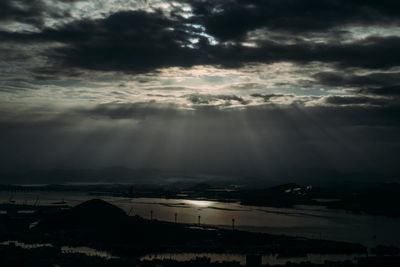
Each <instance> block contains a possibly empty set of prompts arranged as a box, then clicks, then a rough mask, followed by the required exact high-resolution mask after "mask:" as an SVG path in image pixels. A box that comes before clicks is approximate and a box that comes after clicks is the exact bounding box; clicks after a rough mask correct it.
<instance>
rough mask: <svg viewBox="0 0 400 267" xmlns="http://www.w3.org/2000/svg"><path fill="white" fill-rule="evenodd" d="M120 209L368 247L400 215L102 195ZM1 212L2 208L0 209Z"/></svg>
mask: <svg viewBox="0 0 400 267" xmlns="http://www.w3.org/2000/svg"><path fill="white" fill-rule="evenodd" d="M92 198H94V197H93V196H89V195H87V194H85V193H74V192H62V193H60V192H17V193H13V194H10V193H8V192H0V202H9V201H10V200H12V201H15V203H17V204H22V203H28V204H33V203H34V202H39V204H51V203H54V202H59V201H60V200H62V199H64V201H66V202H67V204H68V205H72V206H73V205H77V204H79V203H81V202H82V201H85V200H88V199H92ZM102 199H104V200H106V201H109V202H110V203H113V204H115V205H117V206H119V207H121V208H122V209H124V210H125V211H126V212H127V213H129V214H130V215H139V216H142V217H144V218H150V213H151V211H153V218H155V219H158V220H163V221H170V222H173V221H174V220H175V216H174V214H175V213H177V220H178V222H179V223H197V222H198V216H201V224H203V225H204V224H205V225H214V226H221V227H226V228H231V227H232V219H235V228H236V229H242V230H249V231H257V232H265V233H272V234H285V235H292V236H304V237H309V238H317V239H319V238H322V239H330V240H338V241H349V242H358V243H362V244H364V245H366V246H369V247H372V246H375V245H377V244H386V245H395V246H400V227H399V225H400V219H394V218H387V217H383V216H370V215H365V214H354V213H351V212H347V211H342V210H329V209H326V208H324V207H321V206H300V205H299V206H296V207H294V208H272V207H255V206H246V205H240V204H239V203H223V202H216V201H206V200H204V201H202V200H186V199H160V198H135V199H131V198H121V197H102ZM0 212H1V211H0Z"/></svg>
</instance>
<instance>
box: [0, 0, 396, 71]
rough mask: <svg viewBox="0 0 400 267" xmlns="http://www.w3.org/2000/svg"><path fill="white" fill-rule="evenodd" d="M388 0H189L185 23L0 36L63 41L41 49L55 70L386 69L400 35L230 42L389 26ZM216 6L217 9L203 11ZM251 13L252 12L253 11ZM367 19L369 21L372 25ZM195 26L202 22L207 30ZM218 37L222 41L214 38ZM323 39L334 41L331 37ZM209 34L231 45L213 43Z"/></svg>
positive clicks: (160, 19) (116, 18) (90, 23)
mask: <svg viewBox="0 0 400 267" xmlns="http://www.w3.org/2000/svg"><path fill="white" fill-rule="evenodd" d="M283 2H286V1H283ZM390 3H391V4H389V5H388V7H386V6H385V3H382V4H374V3H370V2H365V1H362V3H359V2H358V1H352V2H351V3H348V2H346V3H338V2H337V1H322V2H321V1H306V2H305V3H303V2H301V3H300V2H299V3H297V2H293V1H290V3H287V4H285V3H281V1H265V2H258V1H257V2H247V1H246V2H242V1H233V2H232V3H230V4H229V5H228V4H226V5H222V4H221V3H219V4H214V5H212V4H211V3H208V4H207V3H203V2H202V3H197V2H193V3H191V4H192V5H193V6H194V7H195V14H196V16H194V17H193V18H189V19H186V18H183V17H181V16H173V17H167V16H166V15H164V13H162V12H161V11H159V12H152V13H148V12H146V11H121V12H118V13H115V14H112V15H111V16H109V17H106V18H104V19H96V20H93V19H91V18H85V19H82V20H80V21H75V22H71V23H69V24H66V25H64V26H61V27H58V28H56V29H54V28H45V29H43V30H42V31H41V32H39V33H9V32H1V33H0V39H1V40H3V41H4V42H7V41H12V42H22V43H26V42H28V43H32V42H50V43H51V42H58V43H61V44H63V46H62V47H58V48H56V49H50V50H48V51H47V53H48V54H47V57H48V58H49V59H51V61H50V63H53V67H52V68H53V69H54V67H55V66H59V67H60V68H65V67H76V68H83V69H94V70H103V71H110V70H112V71H125V72H148V71H153V70H156V69H159V68H163V67H170V66H178V67H191V66H195V65H203V64H211V65H217V66H224V67H242V66H244V65H246V64H248V63H274V62H294V63H301V64H304V63H310V62H325V63H331V64H334V65H336V66H337V67H360V68H371V69H379V68H390V67H394V66H398V65H399V64H400V52H399V49H398V47H399V46H400V37H397V36H386V37H377V36H370V37H368V38H366V39H362V40H354V41H352V42H346V43H342V42H341V41H340V40H339V41H333V40H334V39H333V40H332V39H329V41H328V42H322V43H321V42H315V41H312V40H311V41H310V40H303V39H298V38H295V37H291V36H288V37H287V38H288V39H287V40H285V42H282V41H281V40H279V39H276V40H274V39H273V40H263V39H257V38H256V40H255V41H254V42H255V44H256V47H246V46H242V45H241V43H240V42H236V40H237V39H238V38H239V39H243V38H242V37H240V36H242V35H243V34H244V33H246V32H248V31H250V30H253V29H254V28H259V27H261V26H263V27H264V26H266V27H269V28H271V29H272V30H274V31H278V32H279V31H280V32H281V33H282V34H283V35H284V34H286V33H285V32H286V31H294V32H297V34H298V33H300V34H303V33H302V32H305V31H307V32H311V33H315V34H317V32H318V31H324V30H326V29H327V28H332V27H336V26H337V27H339V26H345V25H347V24H351V25H353V24H354V25H358V24H371V25H379V26H382V25H385V23H386V24H388V23H390V24H395V23H398V21H397V20H398V18H397V16H395V14H394V12H393V10H396V9H395V8H396V6H393V5H397V4H393V2H390ZM199 5H200V6H201V7H199ZM215 8H217V9H221V10H222V11H221V12H211V11H210V10H209V9H215ZM203 9H205V10H203ZM341 9H344V10H341ZM320 11H324V12H322V13H321V12H320ZM254 12H255V13H256V14H252V13H254ZM208 13H210V15H207V14H208ZM214 13H215V14H214ZM326 13H328V14H326ZM213 14H214V15H213ZM266 14H271V16H269V15H266ZM214 16H215V18H214ZM237 16H239V18H238V17H237ZM371 16H373V17H374V18H375V19H374V20H372V19H371ZM220 17H221V18H220ZM218 18H220V19H218ZM253 20H254V21H253ZM209 21H212V23H211V22H209ZM298 21H300V22H298ZM191 23H192V24H191ZM194 23H204V25H205V30H206V31H205V32H203V30H202V29H201V27H198V26H195V24H194ZM210 24H211V26H210ZM199 25H201V24H199ZM220 33H221V34H227V35H228V36H222V37H221V36H220V35H221V34H220ZM207 34H208V37H207ZM324 34H328V36H330V35H332V36H331V37H333V38H335V36H336V35H335V33H324ZM230 35H232V36H231V37H230ZM212 36H214V37H215V38H217V39H218V38H219V37H221V38H222V39H229V40H232V41H233V42H232V43H229V44H227V43H218V44H212V43H211V40H210V38H212ZM256 37H257V36H256ZM193 40H196V41H193ZM286 41H289V42H286ZM60 63H61V65H60Z"/></svg>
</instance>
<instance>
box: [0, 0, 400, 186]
mask: <svg viewBox="0 0 400 267" xmlns="http://www.w3.org/2000/svg"><path fill="white" fill-rule="evenodd" d="M399 8H400V4H399V3H397V2H395V1H385V0H384V1H365V0H364V1H362V0H353V1H344V0H335V1H333V0H332V1H331V0H327V1H317V0H306V1H289V0H268V1H253V0H250V1H244V0H232V1H219V0H217V1H208V0H205V1H197V0H179V1H158V0H149V1H135V2H130V1H120V0H112V1H105V0H99V1H84V0H83V1H64V0H62V1H61V0H53V1H51V0H46V1H45V0H43V1H3V2H2V3H1V4H0V22H1V23H2V25H0V68H1V69H2V72H1V73H0V112H1V114H2V116H1V118H0V140H1V141H0V144H1V146H2V151H1V153H0V160H1V163H2V166H1V169H7V170H15V169H19V168H21V169H24V168H86V167H93V168H101V167H105V166H113V165H124V166H129V167H132V168H156V169H163V170H173V171H179V170H183V171H187V172H189V173H190V172H193V173H224V174H229V175H230V174H235V175H239V176H243V177H248V176H249V175H250V176H251V175H254V176H258V177H264V178H265V179H266V180H274V179H276V180H279V179H280V177H281V179H282V180H285V181H290V180H296V179H297V178H298V179H300V180H301V179H303V180H304V181H305V180H307V179H308V180H313V181H316V180H318V179H324V178H320V177H321V176H323V175H324V173H325V174H326V176H329V177H331V178H332V179H333V177H334V176H335V175H333V176H330V175H332V174H340V173H343V172H346V173H348V174H349V173H350V174H351V173H361V172H362V173H365V172H369V173H373V174H374V177H375V178H374V179H379V178H376V177H380V176H382V177H385V179H386V178H387V179H388V180H390V179H392V180H396V179H398V175H399V173H400V169H399V167H398V166H397V162H398V159H399V152H398V151H400V150H399V149H398V148H399V144H400V140H399V136H400V134H399V129H400V124H399V119H398V118H399V108H400V102H399V99H400V97H399V88H400V78H399V77H400V75H399V66H400V51H399V47H400V16H399V12H398V10H399ZM328 174H329V175H328ZM355 176H357V175H355ZM283 177H285V178H283ZM346 177H347V178H346V179H352V178H351V175H347V176H346ZM357 177H359V176H357ZM357 179H359V178H357Z"/></svg>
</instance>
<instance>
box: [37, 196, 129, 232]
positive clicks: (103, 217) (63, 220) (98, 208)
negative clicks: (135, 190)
mask: <svg viewBox="0 0 400 267" xmlns="http://www.w3.org/2000/svg"><path fill="white" fill-rule="evenodd" d="M127 219H128V215H127V214H126V213H125V212H124V211H123V210H122V209H120V208H118V207H116V206H114V205H112V204H110V203H108V202H106V201H104V200H101V199H92V200H89V201H86V202H83V203H81V204H79V205H77V206H75V207H73V208H71V209H70V210H67V211H63V212H61V213H60V214H58V215H57V216H52V217H49V218H46V219H44V220H43V221H42V222H40V223H39V225H38V228H47V229H62V228H67V229H68V228H104V229H109V228H111V227H115V226H119V225H121V224H124V223H126V221H127Z"/></svg>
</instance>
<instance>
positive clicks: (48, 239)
mask: <svg viewBox="0 0 400 267" xmlns="http://www.w3.org/2000/svg"><path fill="white" fill-rule="evenodd" d="M39 207H40V206H39ZM21 208H23V207H21ZM14 209H18V205H14ZM1 217H2V220H1V222H2V224H1V227H0V229H1V232H0V233H1V235H0V237H1V240H2V241H7V240H18V241H19V242H24V243H25V244H49V245H48V246H45V247H41V248H31V249H29V250H26V249H22V248H20V247H18V246H16V245H15V244H14V245H8V246H1V249H0V253H1V261H2V262H1V263H2V264H1V266H54V265H50V264H58V265H59V266H80V265H78V264H77V263H79V264H82V266H89V265H85V262H86V261H87V259H86V258H87V256H84V255H75V254H74V255H69V254H68V257H67V256H66V255H67V254H65V253H62V251H61V248H62V247H65V246H68V247H82V246H83V247H90V248H93V249H97V250H100V251H107V252H108V253H111V254H112V255H114V256H115V257H116V258H111V259H102V260H100V259H98V258H96V261H98V262H97V263H96V265H92V266H155V265H157V266H212V265H211V264H212V263H209V264H210V265H207V264H208V263H207V260H206V261H205V262H204V261H203V263H200V265H198V264H199V262H197V263H196V262H195V261H192V262H187V263H186V264H187V265H182V264H184V263H182V262H180V263H178V262H175V261H171V260H170V261H166V260H156V259H155V260H152V261H145V260H139V258H140V257H141V256H143V255H145V254H148V253H164V252H170V253H181V252H194V253H201V252H212V253H237V254H256V255H257V254H279V255H282V256H299V255H307V254H309V253H313V254H366V252H367V250H366V248H365V247H364V246H362V245H360V244H352V243H346V242H336V241H328V240H316V239H307V238H296V237H288V236H277V235H269V234H264V233H252V232H245V231H237V230H226V229H219V228H214V227H208V226H203V225H188V224H176V223H168V222H161V221H157V220H146V219H143V218H141V217H139V216H128V215H127V214H126V213H125V212H124V211H123V210H121V209H120V208H118V207H115V206H114V205H111V204H110V203H107V202H105V201H103V200H99V199H93V200H89V201H87V202H84V203H82V204H80V205H77V206H75V207H73V208H69V207H67V206H65V205H63V206H47V207H46V206H41V208H40V210H38V211H36V212H33V213H27V214H24V213H10V214H8V213H7V215H1ZM381 249H382V248H381ZM392 254H393V253H392ZM74 257H75V259H74V260H73V258H74ZM385 260H387V258H385ZM37 262H40V263H41V265H35V264H36V263H37ZM200 262H202V261H200ZM42 263H43V264H42ZM91 263H92V264H94V263H95V261H93V262H91ZM111 263H112V264H111ZM206 263H207V264H206ZM32 264H33V265H32ZM46 264H49V265H46ZM71 264H72V265H71ZM73 264H75V265H73ZM107 264H111V265H107ZM121 264H125V265H121ZM196 264H197V265H196ZM216 266H218V265H216ZM230 266H231V265H230Z"/></svg>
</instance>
